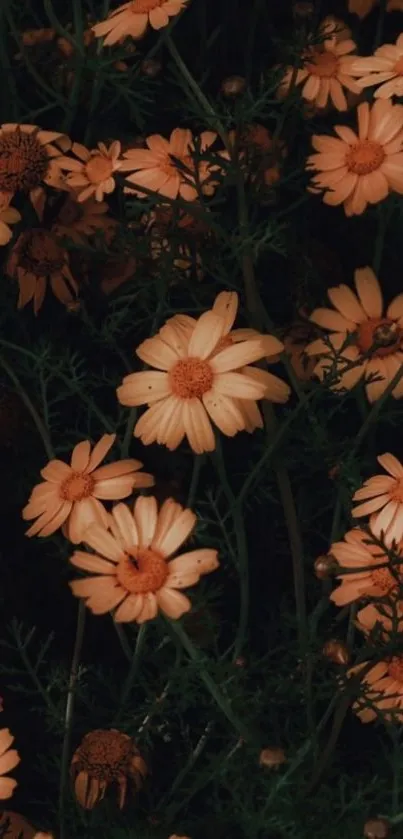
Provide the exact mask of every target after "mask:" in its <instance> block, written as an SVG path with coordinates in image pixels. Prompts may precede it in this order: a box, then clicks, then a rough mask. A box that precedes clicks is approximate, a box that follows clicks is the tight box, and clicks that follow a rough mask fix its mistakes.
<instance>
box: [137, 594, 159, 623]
mask: <svg viewBox="0 0 403 839" xmlns="http://www.w3.org/2000/svg"><path fill="white" fill-rule="evenodd" d="M157 612H158V603H157V598H156V596H155V594H153V593H152V592H150V591H148V592H147V593H146V594H143V607H142V610H141V612H139V614H138V615H137V618H136V620H137V623H145V621H149V620H153V619H154V618H155V617H156V616H157Z"/></svg>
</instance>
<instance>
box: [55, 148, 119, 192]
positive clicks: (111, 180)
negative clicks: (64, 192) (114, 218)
mask: <svg viewBox="0 0 403 839" xmlns="http://www.w3.org/2000/svg"><path fill="white" fill-rule="evenodd" d="M71 151H72V153H73V154H75V157H62V158H61V159H60V161H58V162H59V165H60V167H61V169H63V170H67V171H68V172H70V174H69V175H67V176H66V182H67V185H68V186H69V187H71V188H72V189H74V190H76V191H77V201H86V200H87V198H90V196H91V195H94V196H95V200H96V201H103V199H104V195H105V194H107V195H109V194H110V193H111V192H113V191H114V189H115V186H116V183H115V177H114V176H115V173H116V172H117V171H118V170H119V169H120V168H121V162H120V161H119V157H120V152H121V146H120V143H119V141H118V140H114V142H113V143H111V144H110V146H109V148H108V147H107V146H106V145H105V143H98V146H97V148H96V149H91V150H90V151H89V150H88V149H86V147H85V146H83V145H81V143H73V145H72V147H71Z"/></svg>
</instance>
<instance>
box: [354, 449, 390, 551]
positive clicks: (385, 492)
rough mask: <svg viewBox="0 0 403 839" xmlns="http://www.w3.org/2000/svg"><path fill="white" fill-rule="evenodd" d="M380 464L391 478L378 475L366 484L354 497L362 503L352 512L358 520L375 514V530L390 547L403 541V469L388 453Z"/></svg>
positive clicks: (380, 458)
mask: <svg viewBox="0 0 403 839" xmlns="http://www.w3.org/2000/svg"><path fill="white" fill-rule="evenodd" d="M377 460H378V463H380V464H381V466H383V468H384V469H385V470H386V472H388V473H389V475H375V476H374V477H373V478H369V479H368V480H367V481H365V483H364V485H363V486H362V487H361V489H358V490H357V492H355V493H354V495H353V501H360V502H363V503H360V504H358V506H357V507H354V508H353V510H352V513H351V514H352V515H353V516H354V518H357V517H358V518H359V517H361V516H368V515H371V513H374V514H375V515H373V516H371V530H372V531H373V533H374V534H375V536H377V537H378V539H379V538H380V537H381V534H382V533H383V535H384V538H385V540H386V543H387V544H388V543H391V542H393V541H395V542H400V541H401V539H403V466H402V464H401V463H400V461H399V460H398V459H397V458H396V457H394V456H393V454H390V453H389V452H387V453H386V454H382V455H380V456H379V457H378V458H377Z"/></svg>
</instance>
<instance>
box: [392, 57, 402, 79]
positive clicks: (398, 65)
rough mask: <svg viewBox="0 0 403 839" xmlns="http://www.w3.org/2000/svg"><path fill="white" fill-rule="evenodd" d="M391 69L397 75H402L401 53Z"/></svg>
mask: <svg viewBox="0 0 403 839" xmlns="http://www.w3.org/2000/svg"><path fill="white" fill-rule="evenodd" d="M393 69H394V71H395V73H396V75H397V76H403V55H402V56H401V57H400V58H399V60H398V61H396V64H395V66H394V68H393Z"/></svg>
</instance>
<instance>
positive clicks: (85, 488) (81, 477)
mask: <svg viewBox="0 0 403 839" xmlns="http://www.w3.org/2000/svg"><path fill="white" fill-rule="evenodd" d="M94 486H95V481H94V478H93V477H92V476H91V475H85V474H84V473H82V472H72V474H71V475H69V477H68V478H66V480H65V481H63V483H62V485H61V487H60V497H61V498H63V499H64V500H65V501H82V499H83V498H89V496H90V495H92V492H93V489H94Z"/></svg>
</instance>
